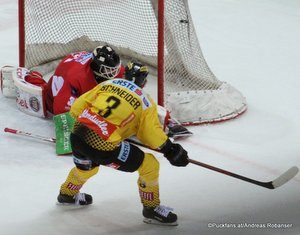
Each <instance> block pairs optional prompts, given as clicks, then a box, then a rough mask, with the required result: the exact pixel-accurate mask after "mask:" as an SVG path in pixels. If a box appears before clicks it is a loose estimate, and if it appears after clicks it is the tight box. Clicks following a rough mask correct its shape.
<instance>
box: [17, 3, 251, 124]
mask: <svg viewBox="0 0 300 235" xmlns="http://www.w3.org/2000/svg"><path fill="white" fill-rule="evenodd" d="M19 21H20V33H19V34H20V66H25V67H26V68H29V69H36V70H39V71H40V72H42V73H47V72H50V71H51V70H54V68H55V66H56V65H57V64H58V62H59V60H60V59H62V58H63V57H64V56H65V55H67V54H69V53H72V52H76V51H81V50H87V51H92V50H93V49H94V48H95V47H96V46H98V45H99V44H109V45H111V46H112V47H113V48H114V49H116V51H117V52H118V53H119V54H120V55H121V58H122V60H123V61H126V60H131V59H137V60H140V61H141V62H143V63H146V64H147V65H148V66H149V67H151V68H153V69H152V70H151V71H153V73H154V74H155V75H157V77H158V89H157V90H158V103H159V104H160V105H162V106H165V107H166V108H167V109H169V110H170V111H171V114H172V116H173V117H175V118H176V119H177V120H179V121H180V122H181V123H185V124H199V123H207V122H217V121H223V120H227V119H231V118H234V117H236V116H237V115H239V114H241V113H243V112H244V111H245V110H246V100H245V98H244V97H243V96H242V94H241V93H240V92H239V91H238V90H236V89H235V88H233V87H232V86H230V85H229V84H227V83H225V82H221V81H219V80H218V79H217V78H216V77H215V75H214V74H213V73H212V72H211V70H210V69H209V67H208V65H207V63H206V61H205V59H204V57H203V54H202V52H201V48H200V45H199V42H198V38H197V35H196V32H195V28H194V25H193V22H192V17H191V14H190V11H189V6H188V2H187V0H139V1H132V0H85V1H80V0H52V1H47V0H19Z"/></svg>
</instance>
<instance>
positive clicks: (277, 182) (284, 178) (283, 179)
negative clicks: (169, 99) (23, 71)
mask: <svg viewBox="0 0 300 235" xmlns="http://www.w3.org/2000/svg"><path fill="white" fill-rule="evenodd" d="M4 132H8V133H12V134H17V135H22V136H27V137H31V138H34V139H39V140H43V141H47V142H51V143H55V142H56V139H55V138H51V137H50V138H48V137H44V136H40V135H36V134H32V133H29V132H25V131H20V130H15V129H12V128H5V129H4ZM126 141H128V142H129V143H132V144H135V145H138V146H140V147H143V148H147V149H150V150H152V151H156V152H159V151H158V150H155V149H151V148H149V147H147V146H146V145H144V144H142V143H140V142H138V141H135V140H132V139H126ZM159 153H160V152H159ZM189 163H192V164H195V165H197V166H201V167H204V168H207V169H209V170H212V171H216V172H219V173H221V174H224V175H227V176H231V177H234V178H236V179H239V180H242V181H246V182H248V183H251V184H255V185H258V186H261V187H264V188H268V189H275V188H278V187H280V186H282V185H283V184H285V183H287V182H288V181H290V180H291V179H292V178H294V177H295V176H296V175H297V173H298V172H299V169H298V167H296V166H293V167H291V168H290V169H288V170H287V171H286V172H284V173H283V174H281V175H280V176H278V177H277V178H276V179H274V180H272V181H269V182H262V181H258V180H254V179H251V178H248V177H245V176H242V175H238V174H236V173H233V172H230V171H227V170H224V169H221V168H217V167H215V166H211V165H208V164H205V163H202V162H199V161H196V160H193V159H190V158H189Z"/></svg>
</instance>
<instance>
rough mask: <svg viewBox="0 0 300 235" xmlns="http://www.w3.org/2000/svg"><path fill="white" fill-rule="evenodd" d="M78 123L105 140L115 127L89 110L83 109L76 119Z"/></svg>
mask: <svg viewBox="0 0 300 235" xmlns="http://www.w3.org/2000/svg"><path fill="white" fill-rule="evenodd" d="M78 121H79V122H81V123H83V124H84V125H86V126H87V127H89V128H90V129H92V130H94V131H95V132H96V133H97V134H98V135H99V136H100V137H102V138H103V139H104V140H107V139H108V138H109V137H110V135H111V134H112V133H113V132H114V131H115V130H116V129H117V127H116V126H115V125H114V124H112V123H110V122H108V121H106V120H105V119H104V118H103V117H101V116H99V115H97V114H96V113H93V112H92V111H91V110H89V109H85V110H84V111H83V112H82V113H81V115H80V116H79V117H78Z"/></svg>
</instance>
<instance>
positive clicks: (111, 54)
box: [90, 45, 121, 83]
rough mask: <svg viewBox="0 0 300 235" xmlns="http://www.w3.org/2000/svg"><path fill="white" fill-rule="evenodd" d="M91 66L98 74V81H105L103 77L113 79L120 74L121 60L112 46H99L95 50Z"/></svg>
mask: <svg viewBox="0 0 300 235" xmlns="http://www.w3.org/2000/svg"><path fill="white" fill-rule="evenodd" d="M90 66H91V69H92V70H93V72H94V74H95V75H96V81H97V82H98V83H99V82H101V81H103V78H104V79H113V78H114V77H115V76H117V75H118V73H119V71H120V66H121V60H120V57H119V55H118V54H117V53H116V52H115V51H114V50H113V49H112V48H111V47H110V46H107V45H106V46H98V47H96V48H95V49H94V51H93V59H92V62H91V65H90ZM101 78H102V79H101Z"/></svg>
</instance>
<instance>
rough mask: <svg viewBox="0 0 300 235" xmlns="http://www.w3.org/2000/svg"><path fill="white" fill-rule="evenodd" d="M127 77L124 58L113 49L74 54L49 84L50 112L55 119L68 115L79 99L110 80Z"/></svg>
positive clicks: (47, 103) (60, 64) (108, 47)
mask: <svg viewBox="0 0 300 235" xmlns="http://www.w3.org/2000/svg"><path fill="white" fill-rule="evenodd" d="M123 73H124V67H123V66H122V64H121V60H120V57H119V55H118V54H117V53H116V52H115V51H114V50H113V49H112V48H111V47H110V46H99V47H96V48H95V50H94V51H93V52H92V53H91V52H86V51H82V52H77V53H72V54H70V55H68V56H67V57H65V58H64V59H63V60H62V61H61V62H60V63H59V65H58V66H57V68H56V70H55V72H54V74H53V76H52V77H51V78H50V80H49V82H48V84H47V88H46V106H47V110H48V111H49V112H51V113H52V114H54V115H57V114H61V113H65V112H68V111H69V110H70V108H71V105H72V104H73V103H74V101H75V99H77V98H78V97H79V96H81V95H82V94H84V93H85V92H87V91H89V90H91V89H93V88H94V87H95V86H96V85H97V84H98V83H100V82H103V81H106V80H107V79H112V78H115V77H117V78H122V77H123Z"/></svg>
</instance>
